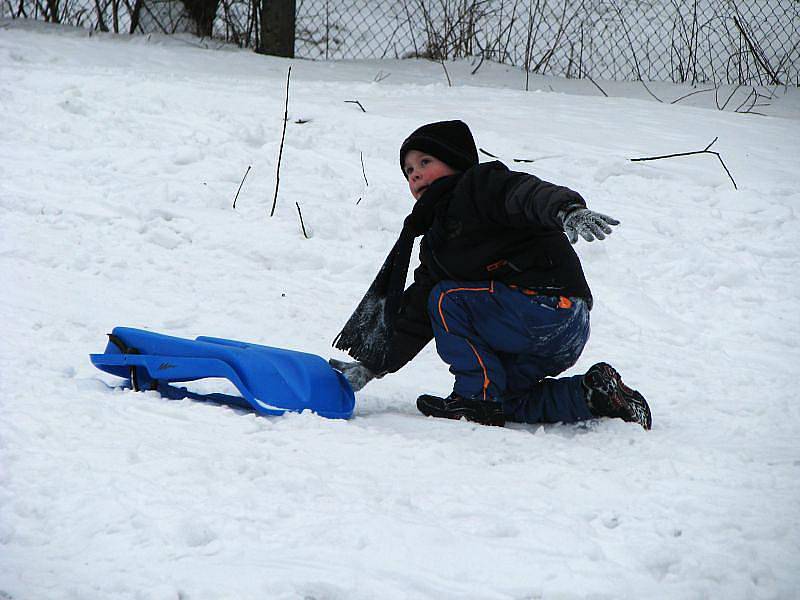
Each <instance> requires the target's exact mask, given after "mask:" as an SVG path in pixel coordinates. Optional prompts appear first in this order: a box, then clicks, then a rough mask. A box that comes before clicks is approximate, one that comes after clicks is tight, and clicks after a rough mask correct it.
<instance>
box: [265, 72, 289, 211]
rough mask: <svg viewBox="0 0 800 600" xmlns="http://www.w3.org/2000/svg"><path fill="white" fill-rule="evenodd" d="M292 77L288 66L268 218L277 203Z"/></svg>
mask: <svg viewBox="0 0 800 600" xmlns="http://www.w3.org/2000/svg"><path fill="white" fill-rule="evenodd" d="M291 76H292V66H291V65H289V72H288V73H286V103H285V104H284V107H283V132H282V133H281V146H280V149H279V150H278V168H277V171H276V173H275V196H274V197H273V198H272V210H271V211H270V213H269V216H270V217H271V216H273V215H274V214H275V205H276V204H277V202H278V186H279V185H280V182H281V157H283V142H284V140H285V139H286V122H287V121H288V120H289V78H290V77H291Z"/></svg>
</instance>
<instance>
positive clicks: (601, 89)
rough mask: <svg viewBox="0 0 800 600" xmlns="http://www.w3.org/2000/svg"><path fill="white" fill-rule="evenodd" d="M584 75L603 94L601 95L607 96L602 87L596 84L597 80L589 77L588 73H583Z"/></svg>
mask: <svg viewBox="0 0 800 600" xmlns="http://www.w3.org/2000/svg"><path fill="white" fill-rule="evenodd" d="M585 76H586V79H588V80H589V81H591V82H592V83H593V84H594V87H596V88H597V89H598V90H600V93H601V94H603V96H605V97H606V98H608V94H606V91H605V90H604V89H603V88H601V87H600V86H599V85H597V82H596V81H595V80H594V79H592V78H591V77H589V75H588V73H587V74H585Z"/></svg>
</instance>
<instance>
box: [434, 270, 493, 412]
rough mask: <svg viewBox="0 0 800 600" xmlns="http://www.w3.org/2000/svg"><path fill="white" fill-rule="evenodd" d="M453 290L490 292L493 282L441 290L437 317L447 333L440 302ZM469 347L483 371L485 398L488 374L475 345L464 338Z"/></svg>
mask: <svg viewBox="0 0 800 600" xmlns="http://www.w3.org/2000/svg"><path fill="white" fill-rule="evenodd" d="M453 292H489V293H490V294H491V293H493V292H494V282H491V283H490V284H489V287H480V288H468V287H460V288H453V289H450V290H447V291H446V292H442V293H441V294H439V318H440V319H441V320H442V325H443V326H444V330H445V331H446V332H447V333H450V328H449V327H448V326H447V320H446V319H445V318H444V312H443V311H442V302H444V299H445V296H447V295H448V294H452V293H453ZM464 341H465V342H467V344H469V347H470V348H472V352H473V353H474V354H475V358H476V359H477V360H478V364H479V365H480V367H481V371H483V399H484V400H486V390H487V389H488V387H489V384H490V383H491V381H490V380H489V374H488V373H487V372H486V365H485V364H484V363H483V359H482V358H481V355H480V354H479V353H478V350H477V349H476V348H475V346H473V345H472V342H470V341H469V340H468V339H464Z"/></svg>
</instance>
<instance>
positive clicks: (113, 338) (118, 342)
mask: <svg viewBox="0 0 800 600" xmlns="http://www.w3.org/2000/svg"><path fill="white" fill-rule="evenodd" d="M107 335H108V339H109V341H110V342H111V343H112V344H114V345H115V346H116V347H117V348H118V349H119V351H120V352H122V353H123V354H141V352H139V350H137V349H136V348H134V347H133V346H128V345H127V344H126V343H125V342H123V341H122V338H120V337H119V336H118V335H114V334H113V333H109V334H107ZM128 368H129V369H130V378H131V387H132V388H133V391H134V392H141V391H142V390H141V388H140V387H139V381H138V379H139V378H138V376H137V375H138V372H137V370H136V369H137V368H138V367H136V366H135V365H131V366H130V367H128ZM157 386H158V383H157V382H156V380H155V379H153V380H152V385H151V389H156V388H157Z"/></svg>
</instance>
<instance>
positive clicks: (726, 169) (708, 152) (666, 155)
mask: <svg viewBox="0 0 800 600" xmlns="http://www.w3.org/2000/svg"><path fill="white" fill-rule="evenodd" d="M718 139H719V138H718V137H715V138H714V139H713V140H711V143H710V144H709V145H708V146H706V147H705V148H704V149H702V150H695V151H694V152H677V153H675V154H664V155H662V156H645V157H642V158H631V159H630V161H631V162H643V161H646V160H661V159H664V158H676V157H678V156H693V155H695V154H713V155H714V156H716V157H717V158H718V159H719V162H720V164H721V165H722V168H723V169H725V172H726V173H727V174H728V177H729V178H730V180H731V183H732V184H733V189H735V190H738V189H739V188H738V187H737V186H736V181H734V179H733V175H731V172H730V171H729V170H728V167H727V166H726V165H725V161H723V160H722V157H721V156H720V154H719V152H714V151H712V150H709V148H711V146H713V145H714V143H715V142H716V141H717V140H718Z"/></svg>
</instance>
